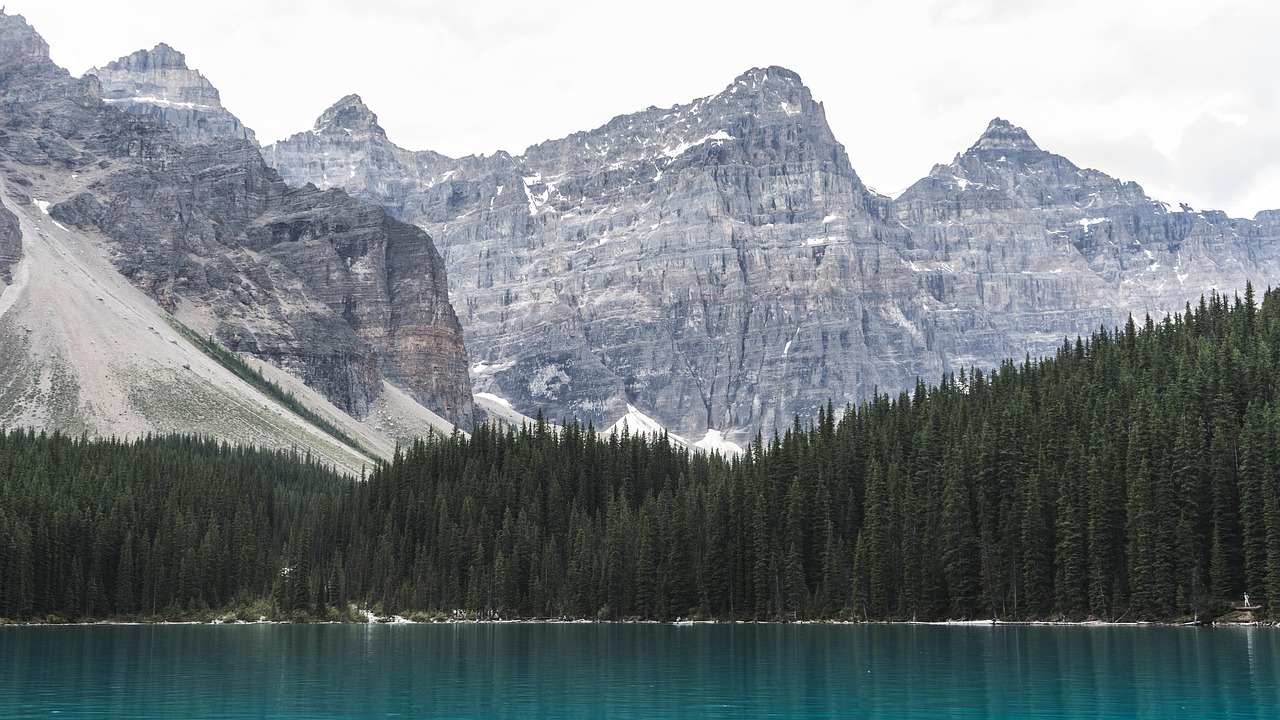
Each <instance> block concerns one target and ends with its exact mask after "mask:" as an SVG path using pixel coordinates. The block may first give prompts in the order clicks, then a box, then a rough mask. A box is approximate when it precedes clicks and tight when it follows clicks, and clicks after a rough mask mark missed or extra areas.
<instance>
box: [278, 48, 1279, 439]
mask: <svg viewBox="0 0 1280 720" xmlns="http://www.w3.org/2000/svg"><path fill="white" fill-rule="evenodd" d="M338 118H341V120H340V121H338ZM263 153H264V157H265V158H266V159H267V162H268V163H269V164H272V165H274V166H275V167H277V168H278V169H279V170H280V172H281V175H282V176H283V177H285V178H286V179H287V180H288V181H290V182H292V183H297V184H301V183H305V182H314V183H316V184H317V185H319V186H321V187H343V188H346V189H347V190H348V191H350V192H352V193H353V194H355V195H357V196H359V197H362V198H365V199H367V200H371V201H374V202H377V203H379V204H381V205H383V206H384V207H385V208H387V209H388V211H389V212H391V213H393V214H395V215H397V216H398V217H400V218H402V219H404V220H406V221H409V222H412V223H415V224H417V225H419V226H420V227H423V228H425V229H427V230H428V231H429V232H430V233H431V234H432V236H433V237H434V238H435V239H436V241H437V243H439V245H440V247H441V252H442V253H443V255H444V257H445V259H446V262H447V265H448V269H449V273H450V278H451V293H452V296H453V298H454V300H455V302H456V303H457V307H458V309H459V318H460V320H461V322H462V325H463V327H464V328H465V331H466V335H467V342H468V347H469V349H470V352H471V355H472V357H473V358H474V359H475V360H476V361H477V362H476V364H475V365H474V366H473V368H472V370H473V382H474V387H475V389H476V390H477V391H484V392H491V393H494V394H496V395H499V396H501V397H503V398H506V399H508V400H509V401H510V402H511V403H512V404H513V405H514V407H515V408H516V409H518V410H520V411H521V412H524V413H526V414H531V413H533V412H535V411H536V410H537V409H539V408H541V409H543V410H544V411H545V412H546V413H548V414H549V416H551V417H559V416H562V415H563V416H577V417H581V418H584V419H589V420H592V421H594V422H595V423H596V424H597V425H599V426H602V427H603V426H607V425H609V424H611V423H613V422H615V421H616V420H617V419H618V418H620V417H622V416H624V415H625V414H626V413H627V412H628V410H627V406H628V405H632V406H634V407H636V408H638V409H639V410H641V411H642V412H644V413H645V414H647V415H649V416H651V417H653V418H655V419H657V420H658V421H660V422H662V423H663V424H664V425H666V426H667V427H670V428H671V429H672V430H673V431H677V432H679V433H681V434H683V435H685V436H689V437H700V436H702V434H703V433H705V432H706V431H707V430H708V429H711V430H720V431H724V432H726V433H727V435H728V437H730V438H731V439H734V440H737V441H739V442H742V441H745V440H747V439H749V438H750V436H751V435H752V434H754V433H755V432H756V431H757V430H760V429H764V430H766V431H767V430H769V429H771V428H775V427H778V426H780V425H786V424H789V423H790V421H791V418H792V415H793V414H799V415H801V416H802V417H807V418H813V417H815V416H816V414H817V410H818V407H819V406H820V405H821V404H822V403H823V402H825V400H826V398H827V397H832V398H835V399H836V401H837V402H843V401H846V400H853V399H856V398H860V397H865V396H867V395H868V394H869V393H871V392H872V391H873V390H874V389H876V388H878V389H880V390H882V391H896V390H898V389H901V388H905V387H910V386H911V385H913V384H914V382H915V379H916V377H917V376H922V377H924V378H926V379H934V378H937V377H938V376H939V375H940V374H941V373H943V372H945V371H955V370H958V369H960V368H962V367H967V366H970V365H975V366H979V367H990V366H994V365H996V364H997V363H999V361H1000V360H1001V359H1002V358H1005V357H1009V356H1014V357H1021V356H1022V355H1023V354H1024V353H1031V354H1032V355H1040V354H1044V353H1048V352H1051V351H1052V350H1053V349H1054V348H1055V347H1056V346H1057V345H1058V344H1059V343H1060V342H1061V340H1062V339H1063V337H1064V336H1072V337H1074V336H1075V335H1076V334H1078V333H1088V332H1090V331H1092V330H1095V329H1097V328H1098V327H1099V326H1102V325H1108V326H1112V325H1117V324H1121V323H1123V321H1124V319H1125V317H1126V316H1127V314H1128V313H1130V312H1135V313H1138V314H1142V313H1144V312H1151V313H1154V314H1157V315H1159V314H1163V313H1165V312H1168V311H1170V310H1176V309H1181V308H1182V307H1184V305H1185V303H1186V302H1188V301H1194V300H1195V299H1196V298H1198V297H1199V296H1200V294H1202V293H1204V292H1207V291H1209V290H1210V289H1213V288H1217V289H1219V290H1222V291H1227V292H1230V291H1232V290H1234V289H1238V288H1242V287H1243V284H1244V281H1245V279H1246V278H1252V279H1253V280H1254V281H1255V283H1256V284H1258V285H1259V286H1266V285H1268V284H1270V283H1272V282H1273V278H1277V277H1280V245H1277V242H1276V238H1277V237H1278V236H1280V223H1277V218H1276V217H1275V216H1274V215H1271V214H1266V213H1264V214H1260V215H1259V217H1258V218H1257V219H1255V220H1252V221H1250V220H1235V219H1230V218H1227V217H1226V216H1225V215H1223V214H1222V213H1215V212H1195V211H1182V210H1175V209H1172V208H1169V207H1168V206H1166V205H1164V204H1162V203H1159V202H1156V201H1153V200H1151V199H1149V198H1147V197H1146V195H1145V194H1144V193H1143V192H1142V190H1141V188H1139V187H1138V186H1137V185H1136V184H1134V183H1123V182H1120V181H1117V180H1115V179H1113V178H1110V177H1108V176H1107V175H1105V174H1103V173H1101V172H1098V171H1096V170H1086V169H1081V168H1078V167H1076V166H1075V165H1074V164H1072V163H1071V162H1070V161H1069V160H1067V159H1065V158H1062V157H1060V156H1057V155H1053V154H1051V153H1048V152H1045V151H1043V150H1041V149H1040V148H1038V147H1037V146H1036V145H1035V143H1034V142H1032V140H1031V138H1030V137H1029V136H1028V135H1027V134H1026V132H1025V131H1023V130H1022V129H1021V128H1018V127H1015V126H1013V125H1012V124H1010V123H1007V122H1005V121H1003V120H996V121H993V122H992V124H991V126H990V127H989V128H988V129H987V130H986V132H984V133H983V134H982V136H981V137H980V138H979V140H978V141H977V142H976V143H975V144H974V146H973V147H972V148H970V149H969V150H968V151H966V152H964V153H961V154H960V155H958V156H957V157H956V159H955V161H954V162H953V163H951V164H949V165H939V166H937V167H935V168H934V169H933V171H932V172H931V173H930V174H929V176H928V177H926V178H924V179H922V180H921V181H920V182H918V183H916V184H915V185H914V186H913V187H912V188H911V189H909V190H908V191H906V192H905V193H904V194H903V195H902V196H901V197H899V198H897V199H896V200H891V199H889V198H886V197H883V196H880V195H877V194H876V193H874V192H872V191H870V190H868V189H867V188H866V186H864V185H863V184H862V182H861V181H860V180H859V178H858V176H857V174H856V173H855V172H854V170H853V168H852V167H851V165H850V162H849V159H848V157H847V155H846V153H845V151H844V148H843V147H842V146H841V145H840V144H839V143H838V142H837V141H836V139H835V138H834V137H833V136H832V134H831V131H830V129H829V127H828V126H827V123H826V119H825V115H824V112H823V108H822V105H821V104H820V103H817V102H815V101H814V100H813V98H812V95H811V93H810V91H809V90H808V88H806V87H805V86H804V85H803V84H802V83H801V81H800V78H799V77H798V76H797V75H795V74H794V73H792V72H790V71H787V70H785V69H782V68H760V69H754V70H751V71H749V72H747V73H745V74H743V75H742V76H741V77H739V78H738V79H736V80H735V81H734V82H733V83H732V84H731V85H729V86H728V87H727V88H725V90H724V91H723V92H721V93H719V94H716V95H713V96H710V97H707V98H703V99H700V100H695V101H694V102H692V103H689V104H686V105H679V106H676V107H672V108H668V109H658V108H649V109H647V110H644V111H641V112H638V113H634V114H631V115H624V116H620V117H617V118H615V119H614V120H612V121H611V122H609V123H608V124H606V125H604V126H602V127H599V128H596V129H594V130H591V131H588V132H582V133H575V134H574V135H571V136H569V137H567V138H563V139H560V140H552V141H548V142H545V143H542V144H540V145H536V146H533V147H530V148H528V149H527V150H526V151H525V152H524V153H523V154H522V155H519V156H512V155H508V154H506V153H498V154H496V155H494V156H491V157H484V156H481V157H467V158H461V159H457V160H450V159H448V158H444V157H442V156H440V155H437V154H435V153H424V152H411V151H408V150H404V149H402V148H399V147H397V146H395V145H394V144H393V143H391V141H390V140H388V139H387V138H386V134H385V133H384V132H383V131H382V129H381V128H380V127H378V126H377V122H376V116H375V115H374V114H373V113H372V112H371V111H369V110H368V108H366V107H364V106H363V104H362V103H360V101H359V98H358V97H356V96H348V97H347V98H344V99H343V100H342V101H340V102H339V103H338V104H337V105H335V106H334V107H333V108H331V109H330V110H329V111H327V112H326V113H325V115H324V116H323V117H322V118H321V119H320V121H319V122H318V123H317V125H316V128H315V129H313V130H312V131H310V132H306V133H300V134H298V135H295V136H293V137H291V138H289V139H287V140H284V141H281V142H279V143H276V144H274V145H271V146H268V147H267V148H264V150H263Z"/></svg>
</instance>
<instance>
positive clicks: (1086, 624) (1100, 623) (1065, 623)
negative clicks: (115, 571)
mask: <svg viewBox="0 0 1280 720" xmlns="http://www.w3.org/2000/svg"><path fill="white" fill-rule="evenodd" d="M1227 615H1231V613H1228V614H1227ZM1225 617H1227V616H1226V615H1224V616H1220V617H1218V618H1215V619H1213V620H1209V621H1191V622H1173V621H1137V620H1135V621H1125V622H1117V621H1107V620H1061V621H1059V620H998V619H991V620H933V621H929V620H787V621H783V620H681V621H672V620H588V619H585V618H581V619H559V618H520V619H511V620H492V619H486V620H481V619H474V620H473V619H454V618H449V619H446V620H431V621H427V622H420V621H415V620H410V619H408V618H405V617H403V616H399V615H393V616H390V617H381V616H374V617H370V618H369V619H368V620H363V621H341V620H316V621H305V620H304V621H298V620H268V619H266V618H262V619H259V620H234V621H230V622H227V621H224V620H222V619H214V620H155V621H146V620H86V621H76V622H4V623H0V629H3V628H6V627H94V626H102V627H115V626H119V627H128V626H139V627H142V626H177V625H230V626H250V625H675V626H694V625H922V626H930V627H1001V626H1027V627H1064V628H1065V627H1080V628H1120V627H1203V628H1222V627H1262V628H1280V622H1276V621H1269V620H1253V619H1249V620H1243V619H1239V620H1228V619H1224V618H1225Z"/></svg>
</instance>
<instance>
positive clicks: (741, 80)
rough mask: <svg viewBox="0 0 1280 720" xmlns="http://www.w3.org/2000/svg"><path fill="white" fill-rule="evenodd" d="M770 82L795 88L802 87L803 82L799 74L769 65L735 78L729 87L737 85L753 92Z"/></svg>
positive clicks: (752, 69) (753, 69)
mask: <svg viewBox="0 0 1280 720" xmlns="http://www.w3.org/2000/svg"><path fill="white" fill-rule="evenodd" d="M771 81H772V82H782V83H786V84H788V85H796V86H803V85H804V81H803V80H801V79H800V74H799V73H797V72H795V71H793V70H788V69H786V68H784V67H781V66H778V65H770V66H769V67H766V68H758V67H756V68H751V69H750V70H748V71H746V72H744V73H742V74H741V75H739V76H738V77H737V78H735V79H734V81H733V83H732V84H731V85H729V87H730V88H732V87H733V86H734V85H739V86H746V87H750V88H751V89H753V90H755V89H759V88H760V87H761V86H763V85H765V84H766V83H769V82H771Z"/></svg>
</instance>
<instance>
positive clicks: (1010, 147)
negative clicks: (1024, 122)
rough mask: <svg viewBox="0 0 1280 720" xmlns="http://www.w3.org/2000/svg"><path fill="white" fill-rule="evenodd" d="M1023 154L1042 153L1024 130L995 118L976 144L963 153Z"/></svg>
mask: <svg viewBox="0 0 1280 720" xmlns="http://www.w3.org/2000/svg"><path fill="white" fill-rule="evenodd" d="M1024 152H1034V153H1038V152H1043V151H1042V150H1040V146H1038V145H1036V143H1035V141H1034V140H1032V139H1031V136H1030V135H1028V134H1027V131H1026V130H1023V129H1022V128H1020V127H1018V126H1017V125H1014V124H1013V123H1011V122H1009V121H1008V120H1004V119H1002V118H996V119H994V120H992V121H991V122H990V123H989V124H988V125H987V129H986V131H984V132H983V133H982V136H981V137H979V138H978V142H976V143H974V144H973V146H972V147H970V148H969V149H968V150H967V151H965V154H967V155H984V154H987V153H1024Z"/></svg>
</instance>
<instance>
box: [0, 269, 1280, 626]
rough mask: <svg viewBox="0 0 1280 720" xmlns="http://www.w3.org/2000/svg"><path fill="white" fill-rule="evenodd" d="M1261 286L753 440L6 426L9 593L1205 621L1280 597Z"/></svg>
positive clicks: (27, 599)
mask: <svg viewBox="0 0 1280 720" xmlns="http://www.w3.org/2000/svg"><path fill="white" fill-rule="evenodd" d="M1278 384H1280V295H1278V294H1277V293H1275V292H1273V291H1268V292H1267V293H1266V295H1265V297H1264V299H1263V301H1262V302H1261V305H1260V306H1259V305H1258V304H1257V303H1256V302H1255V298H1254V293H1253V289H1252V288H1251V287H1248V288H1246V290H1245V293H1244V296H1243V297H1242V298H1241V297H1238V296H1234V297H1231V298H1228V297H1225V296H1221V295H1216V294H1215V295H1211V296H1209V297H1208V298H1202V299H1201V300H1200V301H1199V303H1198V305H1196V306H1190V305H1189V306H1187V308H1186V310H1185V312H1183V313H1179V314H1177V315H1174V316H1172V317H1168V318H1165V319H1163V320H1161V321H1158V322H1157V321H1153V320H1151V319H1146V320H1145V322H1142V321H1138V322H1135V321H1134V320H1133V319H1130V321H1129V322H1128V324H1126V325H1125V326H1124V327H1123V328H1117V329H1107V328H1101V329H1099V330H1097V331H1096V332H1095V333H1093V334H1092V335H1091V336H1089V337H1081V338H1077V339H1074V340H1068V341H1066V342H1064V343H1063V345H1062V346H1061V347H1060V348H1059V350H1058V351H1057V353H1056V354H1055V356H1053V357H1049V358H1044V359H1033V358H1026V359H1024V360H1023V361H1022V362H1021V363H1019V362H1017V361H1012V360H1009V361H1005V362H1004V363H1003V364H1002V365H1001V366H1000V367H999V368H997V369H995V370H993V371H990V372H987V371H983V370H976V369H971V370H967V371H961V372H959V373H956V374H948V375H946V376H944V377H943V378H941V381H940V384H938V385H936V386H929V385H927V384H926V383H925V382H923V381H920V382H918V383H917V384H916V387H915V388H914V390H912V391H909V392H903V393H901V394H899V395H897V396H896V397H894V396H890V395H883V394H882V395H877V396H875V397H873V398H872V399H870V400H867V401H865V402H862V403H861V404H859V405H857V406H856V407H854V406H850V407H848V408H846V409H844V410H843V412H842V413H837V411H836V409H835V408H834V407H832V405H831V403H828V404H827V406H826V407H825V408H824V409H823V410H822V411H821V412H820V413H819V416H818V417H819V419H818V421H817V423H816V424H814V425H811V426H801V424H800V422H799V421H798V420H797V421H796V422H795V423H794V425H793V426H792V427H791V428H790V429H788V430H787V431H786V432H785V433H781V434H774V435H773V436H772V437H761V436H757V437H756V440H755V442H754V443H752V444H751V446H750V447H749V448H748V449H747V451H746V452H745V453H744V454H743V455H741V456H740V457H735V458H726V457H723V456H721V455H719V454H712V455H706V454H701V453H691V452H690V451H688V450H686V449H684V448H680V447H676V446H674V445H673V444H672V443H671V442H669V441H668V439H667V438H666V437H665V436H662V437H651V436H648V435H644V434H629V433H626V432H624V433H621V434H612V435H610V436H607V437H606V436H602V435H600V434H598V433H597V432H596V431H595V430H594V429H593V428H592V427H590V426H587V427H583V426H581V425H578V424H560V425H556V424H553V423H549V422H545V421H543V420H542V419H541V418H540V419H539V421H538V422H537V423H536V424H534V425H529V426H525V427H522V428H518V429H517V428H510V427H502V426H495V425H485V426H480V427H477V428H476V429H475V431H474V433H473V434H471V435H470V436H467V435H463V434H462V433H457V432H455V433H454V434H453V435H452V436H448V437H444V436H437V437H432V438H428V439H424V440H420V441H416V442H414V443H413V444H412V445H411V446H406V447H402V448H401V449H400V450H399V451H398V452H397V453H396V455H395V457H394V458H393V459H392V460H390V461H389V462H387V463H384V464H382V465H379V466H377V467H375V468H372V469H371V470H370V471H369V472H368V473H367V475H366V476H365V477H362V478H351V477H346V476H342V475H338V474H335V473H333V472H331V471H330V470H328V469H326V468H324V467H322V466H320V465H319V464H318V463H315V462H313V461H311V460H310V459H309V458H306V457H300V456H298V455H296V454H292V453H278V452H265V451H257V450H252V449H242V448H234V447H231V446H229V445H226V444H219V443H216V442H213V441H208V440H205V439H201V438H195V437H149V438H145V439H139V440H137V441H132V442H124V441H110V440H90V439H87V438H75V437H67V436H62V435H57V434H53V435H44V434H40V435H37V434H34V433H33V432H30V431H21V430H12V431H9V432H7V433H5V434H2V435H0V617H2V618H6V619H8V620H10V621H52V622H57V621H78V620H91V619H121V620H143V621H145V620H150V619H182V618H187V619H209V618H212V617H232V616H234V617H236V618H240V619H251V620H257V619H259V618H262V617H266V618H272V619H286V620H299V621H306V620H324V619H333V620H341V619H357V618H358V617H359V616H358V615H357V614H356V609H372V610H375V611H376V612H378V613H384V614H403V615H406V616H409V617H414V618H421V617H428V618H429V617H439V616H440V615H446V614H453V613H456V612H466V613H467V614H468V615H469V616H473V617H474V616H477V615H484V616H489V617H492V616H493V615H494V614H496V615H498V616H500V617H502V618H543V617H556V618H559V617H569V618H590V619H598V620H627V619H636V620H645V619H649V620H661V619H670V618H674V617H693V618H701V619H715V620H773V621H777V620H782V621H785V620H793V619H796V620H804V619H833V620H912V619H915V620H921V621H924V620H947V619H955V620H960V619H968V620H984V619H994V618H998V619H1002V620H1086V619H1097V620H1103V621H1123V622H1127V621H1138V620H1151V621H1167V622H1176V621H1194V620H1197V619H1200V618H1203V617H1209V616H1212V615H1214V614H1215V613H1221V612H1224V611H1225V610H1226V609H1228V608H1229V607H1231V603H1233V602H1237V601H1238V600H1239V599H1240V598H1242V597H1243V596H1244V595H1245V594H1246V593H1247V594H1248V595H1249V596H1250V598H1251V603H1252V604H1253V605H1256V606H1262V610H1261V614H1262V615H1264V616H1268V617H1271V618H1275V617H1277V616H1278V615H1280V613H1277V611H1276V610H1275V609H1274V608H1275V607H1276V606H1280V416H1278V414H1277V397H1276V388H1277V385H1278Z"/></svg>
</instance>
